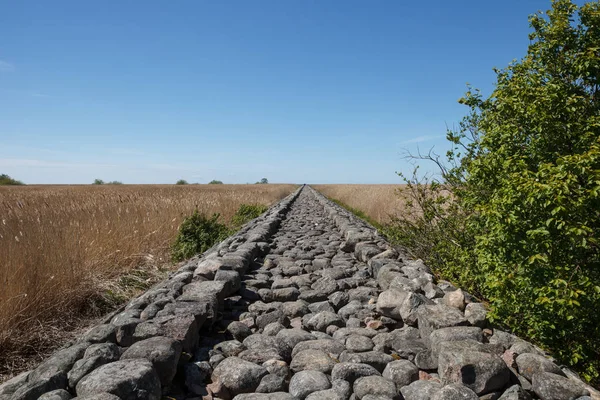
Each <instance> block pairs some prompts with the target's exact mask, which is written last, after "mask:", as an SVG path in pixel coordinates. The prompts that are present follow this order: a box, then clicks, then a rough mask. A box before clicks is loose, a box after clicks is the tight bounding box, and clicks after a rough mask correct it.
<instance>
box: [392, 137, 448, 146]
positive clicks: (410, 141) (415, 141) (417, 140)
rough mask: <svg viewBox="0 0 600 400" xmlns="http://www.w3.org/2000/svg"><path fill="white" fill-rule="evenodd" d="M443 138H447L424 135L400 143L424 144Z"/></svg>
mask: <svg viewBox="0 0 600 400" xmlns="http://www.w3.org/2000/svg"><path fill="white" fill-rule="evenodd" d="M443 137H445V136H444V135H423V136H417V137H414V138H412V139H408V140H405V141H403V142H400V144H412V143H423V142H428V141H430V140H434V139H440V138H443Z"/></svg>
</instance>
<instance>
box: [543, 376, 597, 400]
mask: <svg viewBox="0 0 600 400" xmlns="http://www.w3.org/2000/svg"><path fill="white" fill-rule="evenodd" d="M531 385H532V387H533V391H534V392H535V394H537V395H538V396H539V398H540V399H541V400H571V399H577V398H578V397H582V396H589V395H590V392H589V391H588V390H587V389H586V388H584V387H583V385H582V384H580V383H578V382H575V381H573V380H571V379H569V378H565V377H563V376H560V375H556V374H553V373H551V372H536V373H534V374H533V377H532V379H531Z"/></svg>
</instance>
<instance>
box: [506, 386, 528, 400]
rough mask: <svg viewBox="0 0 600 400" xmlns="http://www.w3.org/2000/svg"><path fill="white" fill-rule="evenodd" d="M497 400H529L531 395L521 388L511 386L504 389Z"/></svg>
mask: <svg viewBox="0 0 600 400" xmlns="http://www.w3.org/2000/svg"><path fill="white" fill-rule="evenodd" d="M498 400H531V395H530V394H529V393H528V392H526V391H525V390H524V389H523V388H522V387H521V386H519V385H513V386H511V387H509V388H508V389H506V390H505V391H504V393H502V395H501V396H500V397H498Z"/></svg>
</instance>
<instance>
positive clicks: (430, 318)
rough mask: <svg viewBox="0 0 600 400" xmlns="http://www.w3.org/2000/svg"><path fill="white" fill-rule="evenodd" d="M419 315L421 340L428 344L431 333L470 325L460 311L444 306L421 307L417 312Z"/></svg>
mask: <svg viewBox="0 0 600 400" xmlns="http://www.w3.org/2000/svg"><path fill="white" fill-rule="evenodd" d="M417 315H418V324H419V331H420V333H421V338H422V339H423V340H425V341H426V342H427V341H428V340H429V335H431V332H433V331H435V330H437V329H440V328H446V327H449V326H460V325H467V324H468V321H467V319H466V318H465V316H464V315H463V313H462V312H460V310H458V309H456V308H453V307H449V306H446V305H443V304H438V305H435V306H429V305H424V306H421V307H419V309H418V310H417Z"/></svg>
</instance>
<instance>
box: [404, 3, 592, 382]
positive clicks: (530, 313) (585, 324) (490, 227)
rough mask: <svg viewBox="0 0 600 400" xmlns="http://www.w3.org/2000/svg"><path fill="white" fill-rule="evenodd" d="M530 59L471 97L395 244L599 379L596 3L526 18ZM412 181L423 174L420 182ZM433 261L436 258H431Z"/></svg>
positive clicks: (498, 318) (560, 6)
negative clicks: (436, 174)
mask: <svg viewBox="0 0 600 400" xmlns="http://www.w3.org/2000/svg"><path fill="white" fill-rule="evenodd" d="M530 25H531V27H532V28H533V30H534V31H533V32H532V33H531V34H530V40H531V43H530V45H529V48H528V52H527V54H526V56H525V57H524V58H523V59H522V60H520V61H515V62H513V63H511V64H510V65H509V66H508V67H507V68H505V69H502V70H496V74H497V83H496V88H495V90H494V92H493V93H492V95H491V96H490V97H489V98H487V99H484V98H483V97H482V96H481V94H480V93H479V91H477V90H471V89H469V91H468V92H467V93H466V95H465V97H464V98H463V99H461V100H460V102H461V103H463V104H465V105H466V106H467V107H469V110H470V112H469V114H468V115H467V116H466V117H465V119H464V120H463V121H462V123H461V125H460V129H458V130H457V131H449V132H448V135H447V137H448V139H449V140H450V141H451V142H452V143H453V145H454V147H453V150H452V151H450V152H448V160H449V162H450V163H449V165H448V166H445V165H444V164H442V163H440V159H439V157H436V156H432V155H431V154H428V155H425V156H424V157H421V158H424V159H429V160H431V161H434V162H436V163H437V164H438V166H440V167H441V169H442V174H441V176H442V178H441V179H440V180H433V181H431V180H425V181H423V180H419V179H416V178H415V177H412V178H407V179H406V181H407V184H408V186H407V189H406V191H405V192H404V195H405V196H407V197H408V198H409V200H411V201H412V203H409V204H408V206H407V210H408V212H407V215H406V216H403V217H400V218H398V219H397V220H396V221H395V225H394V228H395V229H394V232H395V234H396V237H395V238H396V239H397V240H399V241H401V242H402V243H404V244H405V245H406V246H407V247H412V248H413V251H415V252H417V253H423V254H418V255H425V256H426V258H427V259H428V262H430V264H432V266H433V267H435V268H436V270H437V271H438V272H439V273H440V274H441V275H443V276H444V277H447V278H450V279H453V280H454V281H455V282H457V283H459V284H460V285H462V286H464V287H467V288H469V289H470V290H472V291H474V292H475V294H477V295H479V296H481V297H483V298H485V299H487V300H488V301H489V303H490V307H491V313H490V317H491V319H492V320H493V321H495V322H496V323H498V324H501V325H505V326H507V327H508V328H510V329H511V330H512V331H514V332H515V333H517V334H519V335H523V336H526V337H528V338H530V339H531V340H533V341H534V342H536V343H538V344H539V345H541V346H542V347H545V348H547V349H550V350H552V351H553V352H554V354H555V356H556V357H557V358H558V359H559V360H560V361H561V362H563V363H565V364H568V365H570V366H572V367H574V368H575V369H577V370H578V371H580V372H581V373H582V375H583V376H584V377H585V378H586V379H588V380H594V379H597V378H598V376H599V373H600V314H599V313H598V312H597V310H598V309H599V308H600V286H599V282H600V251H599V242H600V84H599V81H598V76H600V52H599V49H600V3H598V2H592V3H588V4H586V5H584V6H582V7H577V6H576V5H574V4H573V3H572V2H571V1H569V0H555V1H553V3H552V10H550V11H548V12H547V18H545V17H543V16H542V15H540V14H538V15H534V16H531V17H530ZM415 176H416V175H415ZM426 252H428V255H426V254H424V253H426Z"/></svg>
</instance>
